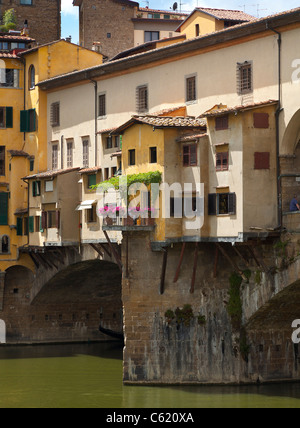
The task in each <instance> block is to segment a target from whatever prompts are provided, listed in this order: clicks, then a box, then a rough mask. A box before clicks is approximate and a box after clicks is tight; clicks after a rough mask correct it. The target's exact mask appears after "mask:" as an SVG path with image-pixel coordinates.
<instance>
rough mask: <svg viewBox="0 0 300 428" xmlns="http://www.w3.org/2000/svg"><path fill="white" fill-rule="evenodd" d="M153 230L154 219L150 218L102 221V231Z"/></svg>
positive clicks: (118, 218)
mask: <svg viewBox="0 0 300 428" xmlns="http://www.w3.org/2000/svg"><path fill="white" fill-rule="evenodd" d="M154 229H155V219H154V218H151V217H148V218H142V217H138V218H136V219H133V218H132V217H127V218H122V217H116V218H110V217H105V218H104V219H103V230H121V231H152V230H154Z"/></svg>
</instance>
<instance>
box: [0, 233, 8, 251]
mask: <svg viewBox="0 0 300 428" xmlns="http://www.w3.org/2000/svg"><path fill="white" fill-rule="evenodd" d="M1 253H2V254H8V253H9V237H8V236H7V235H4V236H2V239H1Z"/></svg>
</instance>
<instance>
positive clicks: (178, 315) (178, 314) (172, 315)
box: [165, 304, 206, 327]
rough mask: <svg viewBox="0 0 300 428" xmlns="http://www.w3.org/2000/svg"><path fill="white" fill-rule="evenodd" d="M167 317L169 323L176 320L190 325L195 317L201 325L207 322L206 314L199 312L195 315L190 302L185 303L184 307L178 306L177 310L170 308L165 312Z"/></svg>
mask: <svg viewBox="0 0 300 428" xmlns="http://www.w3.org/2000/svg"><path fill="white" fill-rule="evenodd" d="M165 318H166V321H167V323H168V324H171V323H172V321H174V320H175V321H176V324H177V325H184V326H185V327H189V326H190V325H191V322H192V321H193V320H194V319H197V321H198V324H199V325H205V324H206V317H205V315H201V314H198V315H197V316H195V315H194V312H193V308H192V306H191V305H189V304H186V305H184V306H183V307H182V308H179V307H177V308H176V309H175V311H173V310H172V309H168V310H167V311H166V313H165Z"/></svg>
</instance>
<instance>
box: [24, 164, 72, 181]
mask: <svg viewBox="0 0 300 428" xmlns="http://www.w3.org/2000/svg"><path fill="white" fill-rule="evenodd" d="M79 170H80V168H79V167H77V168H67V169H58V170H55V171H45V172H40V173H38V174H33V175H29V176H27V177H24V178H25V179H30V178H54V177H57V176H58V175H63V174H68V173H70V172H75V171H79Z"/></svg>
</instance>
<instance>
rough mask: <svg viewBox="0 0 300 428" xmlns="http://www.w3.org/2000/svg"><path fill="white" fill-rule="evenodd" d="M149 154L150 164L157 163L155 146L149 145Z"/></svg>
mask: <svg viewBox="0 0 300 428" xmlns="http://www.w3.org/2000/svg"><path fill="white" fill-rule="evenodd" d="M149 155H150V159H149V163H151V164H155V163H157V147H156V146H153V147H149Z"/></svg>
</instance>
